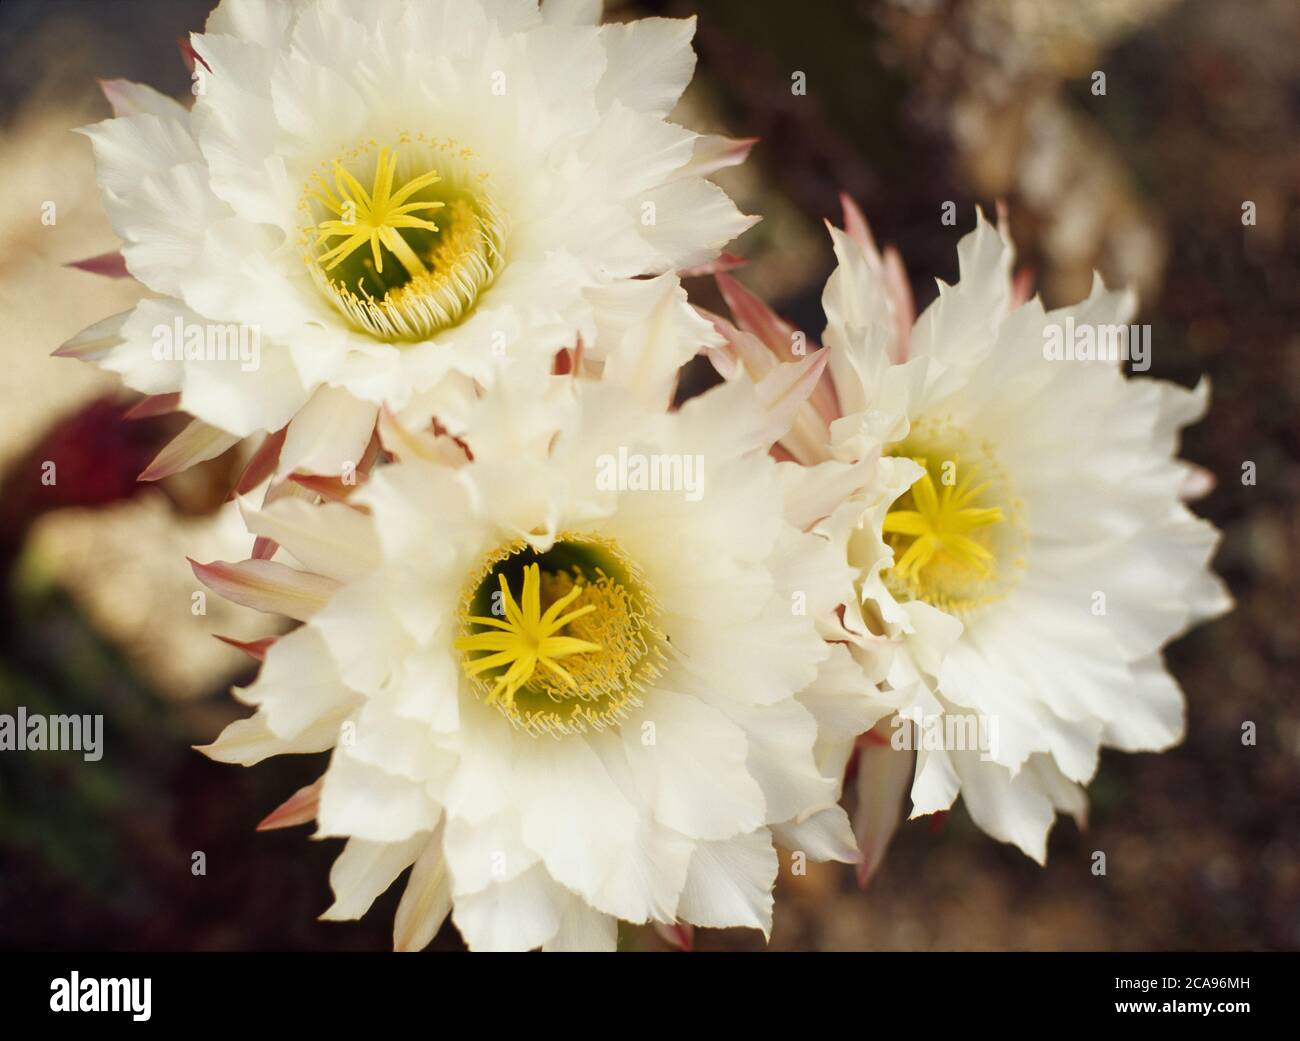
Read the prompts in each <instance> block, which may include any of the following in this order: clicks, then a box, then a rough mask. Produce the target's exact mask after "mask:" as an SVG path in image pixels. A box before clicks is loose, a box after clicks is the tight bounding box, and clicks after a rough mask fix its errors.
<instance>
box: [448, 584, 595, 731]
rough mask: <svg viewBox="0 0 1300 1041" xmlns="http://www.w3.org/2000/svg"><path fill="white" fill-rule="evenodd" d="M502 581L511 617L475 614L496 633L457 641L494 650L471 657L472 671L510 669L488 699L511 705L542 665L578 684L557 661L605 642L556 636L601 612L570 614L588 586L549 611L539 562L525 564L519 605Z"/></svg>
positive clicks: (569, 594) (576, 588) (477, 620)
mask: <svg viewBox="0 0 1300 1041" xmlns="http://www.w3.org/2000/svg"><path fill="white" fill-rule="evenodd" d="M497 580H498V582H499V583H500V585H501V607H502V610H503V611H504V613H505V618H504V619H501V618H486V617H484V616H482V615H471V616H470V617H469V619H468V620H469V621H471V622H473V623H475V624H476V625H485V626H488V627H489V628H491V629H493V630H496V631H494V632H481V633H474V634H473V635H472V636H462V637H460V638H459V639H457V640H456V649H457V650H461V651H489V652H491V653H489V654H487V655H485V656H483V657H481V658H475V659H473V660H468V659H467V660H466V662H465V671H466V673H467V674H468V675H470V676H476V675H478V674H479V673H481V672H484V671H486V670H488V669H497V668H505V672H503V673H502V674H501V676H500V677H499V678H498V679H497V682H496V686H495V687H493V688H492V692H491V693H490V694H489V695H488V698H487V700H488V703H489V704H490V703H491V702H493V701H495V700H496V699H497V697H503V698H504V700H505V703H506V704H507V705H510V704H511V703H512V702H513V701H514V697H515V692H516V691H517V690H519V688H520V687H522V686H523V685H524V684H525V683H527V682H528V681H529V680H530V679H531V678H532V675H533V673H534V672H535V671H536V669H537V667H538V666H539V665H540V666H541V667H542V668H544V669H547V670H548V671H550V672H552V673H553V674H555V675H556V676H558V677H559V678H560V681H561V682H562V683H564V684H565V685H566V686H569V687H576V686H577V684H576V683H575V681H574V679H573V677H572V676H571V675H569V673H568V672H566V671H565V670H564V669H563V668H562V667H561V666H560V665H558V664H556V662H557V661H558V660H559V659H561V658H567V657H569V656H570V655H572V654H586V653H588V652H590V651H598V650H600V644H598V643H592V642H591V641H590V640H579V639H577V638H575V637H572V636H557V635H556V634H557V633H558V632H559V631H560V630H561V629H563V628H564V627H565V626H566V625H568V624H569V623H570V622H572V621H574V620H575V619H578V618H581V617H583V616H584V615H587V614H590V613H591V612H592V611H594V610H596V607H595V605H594V604H588V605H587V606H586V607H579V608H578V609H577V610H574V611H570V612H569V613H568V614H565V613H564V609H565V608H566V607H568V606H569V605H570V604H571V603H573V601H574V600H576V599H577V598H578V597H579V596H581V595H582V593H583V591H584V589H585V588H586V587H585V586H581V585H575V586H574V587H573V588H572V589H570V590H569V591H568V592H567V593H566V594H565V595H564V596H562V597H560V598H559V599H558V600H556V601H555V602H554V603H553V604H551V606H550V607H548V608H547V609H546V613H545V614H543V613H542V597H541V571H540V569H539V568H538V566H537V565H536V564H529V565H528V566H527V567H526V568H524V589H523V596H522V597H521V598H520V602H518V603H516V601H515V598H514V596H513V595H511V592H510V586H509V584H508V583H507V582H506V578H505V576H504V575H501V574H498V575H497Z"/></svg>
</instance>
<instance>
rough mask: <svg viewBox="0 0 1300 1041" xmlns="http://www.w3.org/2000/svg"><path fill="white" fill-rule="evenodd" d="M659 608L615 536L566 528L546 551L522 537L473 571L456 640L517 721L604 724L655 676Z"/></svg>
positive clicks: (543, 726)
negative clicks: (609, 537)
mask: <svg viewBox="0 0 1300 1041" xmlns="http://www.w3.org/2000/svg"><path fill="white" fill-rule="evenodd" d="M516 592H517V593H518V595H517V596H516ZM657 614H658V610H657V607H656V605H655V603H654V600H653V597H652V596H651V594H650V592H649V589H648V587H647V585H646V582H645V579H644V577H643V576H642V575H641V573H640V572H639V570H638V569H637V568H636V566H635V565H634V564H633V563H632V562H631V561H630V560H628V559H627V557H626V556H625V555H624V554H623V553H622V552H621V551H620V550H619V549H618V547H617V546H616V545H614V544H613V543H612V542H610V541H609V540H607V539H603V538H601V537H599V536H595V535H581V536H579V535H564V536H561V537H560V538H559V539H557V541H556V543H555V545H554V546H553V547H552V548H551V549H550V550H548V551H546V552H543V553H539V552H537V551H535V550H533V549H532V548H531V547H529V546H528V544H527V543H525V542H523V541H520V542H516V543H511V544H509V545H506V546H503V547H501V548H500V549H498V550H497V551H495V552H494V553H491V554H489V555H488V557H487V558H486V559H485V560H484V562H483V564H482V565H481V566H480V567H479V569H478V570H477V571H476V572H475V573H474V574H473V575H472V576H471V577H470V581H469V582H468V583H467V584H466V586H465V591H464V593H463V594H462V597H461V610H460V630H461V634H460V636H459V637H457V639H456V641H455V646H456V649H457V650H459V651H460V652H461V653H462V655H463V657H462V659H461V668H462V671H463V672H464V674H465V677H466V678H467V680H468V681H469V683H470V686H471V688H472V689H473V690H475V691H476V692H477V693H478V694H479V695H480V696H481V697H482V698H483V700H484V701H485V702H486V703H487V704H489V705H493V706H494V707H496V708H497V709H498V710H500V711H501V712H502V713H503V714H504V715H505V716H506V717H507V718H508V719H509V720H510V721H511V722H512V723H513V724H515V725H516V726H518V727H520V728H522V729H524V730H527V731H529V732H531V733H543V732H546V733H551V734H565V733H572V732H575V731H584V730H587V729H601V728H603V727H605V726H609V725H612V724H615V723H617V722H618V721H619V720H621V719H622V718H623V716H625V715H626V714H627V712H628V710H629V709H630V708H632V707H634V706H636V705H638V704H640V696H639V695H640V692H641V690H642V689H643V687H644V684H645V683H646V682H647V681H649V680H651V679H653V678H654V677H656V676H658V675H659V670H660V665H661V664H662V662H663V652H662V648H663V646H664V644H665V643H666V641H665V640H664V638H663V636H662V634H661V633H660V632H659V630H658V628H657V626H656V624H655V618H656V617H657Z"/></svg>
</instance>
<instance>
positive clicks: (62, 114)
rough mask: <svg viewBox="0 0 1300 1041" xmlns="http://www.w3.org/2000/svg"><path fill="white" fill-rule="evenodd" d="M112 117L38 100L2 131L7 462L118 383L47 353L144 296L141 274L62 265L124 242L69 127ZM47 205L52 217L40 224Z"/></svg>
mask: <svg viewBox="0 0 1300 1041" xmlns="http://www.w3.org/2000/svg"><path fill="white" fill-rule="evenodd" d="M108 115H109V108H108V102H107V101H102V100H101V102H100V104H98V105H94V104H91V103H85V104H81V105H70V106H66V107H57V108H51V107H47V106H46V105H45V104H43V103H42V102H41V101H40V100H36V101H34V102H33V103H31V104H29V105H27V106H25V107H24V108H23V109H20V110H19V112H18V113H17V114H16V116H15V118H14V120H13V122H12V124H11V125H10V126H8V127H5V128H2V129H0V199H3V200H4V205H3V211H2V216H0V335H2V336H3V344H4V364H3V365H0V414H2V415H3V424H2V425H0V467H3V466H5V465H7V464H9V463H11V462H13V460H14V459H15V458H16V457H17V456H18V455H20V454H21V453H22V452H23V451H24V450H25V449H26V448H27V447H28V446H29V444H30V442H31V441H32V440H33V439H34V438H35V437H36V436H37V435H38V434H40V433H41V431H43V430H44V429H45V427H47V426H48V425H49V423H50V422H51V421H52V420H53V419H55V418H56V417H57V416H59V415H62V414H64V413H66V412H68V411H70V410H71V409H73V408H75V407H76V406H78V405H80V404H84V403H86V402H88V401H90V400H91V399H92V398H94V397H96V396H98V395H100V394H104V393H106V392H108V391H111V390H112V389H113V388H114V387H115V386H117V384H118V380H117V379H116V377H114V376H111V375H108V374H106V373H101V372H100V371H99V370H97V369H95V368H94V367H92V366H90V365H84V364H81V363H78V362H75V361H72V360H70V359H66V358H51V357H50V352H51V351H53V350H54V349H55V348H57V347H58V346H59V345H60V344H62V343H64V342H65V341H67V340H68V339H69V338H70V337H72V336H74V335H75V334H76V333H78V332H80V331H81V330H82V329H84V328H85V327H86V326H88V325H91V324H93V323H94V322H97V321H99V320H100V319H102V318H107V317H108V316H109V315H111V314H116V313H117V312H119V311H124V310H126V309H128V308H130V307H131V306H132V305H133V304H135V302H136V301H137V300H139V299H140V298H141V297H142V296H143V295H144V291H143V287H141V286H140V285H139V284H138V283H137V282H136V281H135V280H134V279H111V278H105V277H103V276H101V275H91V274H87V273H85V272H83V271H78V270H76V269H75V268H67V267H64V265H65V264H66V263H68V262H69V261H73V260H82V259H85V258H87V257H92V256H96V255H98V254H100V253H104V252H106V251H108V250H113V249H116V248H117V247H118V244H119V243H118V239H117V236H116V235H114V234H113V229H112V228H111V227H109V223H108V218H107V217H106V216H105V215H104V210H103V207H102V206H101V205H100V202H99V191H98V189H97V188H96V186H95V164H94V161H93V159H92V158H91V151H90V141H89V140H87V139H86V138H85V137H83V136H82V135H80V134H75V133H73V132H72V130H73V128H74V127H79V126H85V125H86V124H88V123H93V122H96V121H97V120H100V119H104V118H106V117H107V116H108ZM47 204H53V220H54V223H52V224H45V223H43V217H44V215H45V213H46V212H48V211H47V209H46V207H47Z"/></svg>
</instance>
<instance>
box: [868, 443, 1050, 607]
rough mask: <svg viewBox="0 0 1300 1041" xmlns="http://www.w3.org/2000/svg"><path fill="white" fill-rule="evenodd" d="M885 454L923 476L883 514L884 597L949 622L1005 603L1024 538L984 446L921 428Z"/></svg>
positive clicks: (1014, 505) (1013, 504)
mask: <svg viewBox="0 0 1300 1041" xmlns="http://www.w3.org/2000/svg"><path fill="white" fill-rule="evenodd" d="M962 449H964V451H962ZM892 454H895V455H898V456H905V457H908V458H911V459H912V460H913V461H914V462H916V463H918V464H919V465H920V466H922V467H924V468H925V472H924V473H923V474H921V476H920V477H919V478H917V480H916V481H915V482H914V483H913V484H912V486H911V488H909V489H908V490H907V491H906V492H905V493H903V495H902V496H900V497H899V499H898V501H897V502H895V503H894V504H893V508H892V509H890V510H889V512H888V513H886V514H885V520H884V525H883V529H884V538H885V541H886V542H887V543H888V544H889V546H890V548H891V549H892V550H893V552H894V565H893V567H891V568H889V569H888V570H887V571H886V572H885V573H884V576H883V577H884V580H885V584H886V585H887V586H888V587H889V589H890V590H891V592H893V593H894V594H895V596H898V597H900V598H901V599H907V600H923V601H925V602H926V603H929V604H931V605H933V606H935V607H938V608H939V609H940V610H943V611H947V612H949V613H951V614H957V615H965V614H969V613H970V612H971V611H973V610H974V609H975V608H977V607H979V606H981V605H983V604H987V603H990V602H992V601H994V600H998V599H1000V598H1001V597H1002V596H1005V595H1006V593H1007V592H1008V591H1009V589H1010V588H1011V586H1012V585H1013V584H1014V582H1015V579H1016V578H1017V577H1018V573H1019V569H1020V567H1021V566H1023V559H1022V550H1023V542H1024V532H1023V530H1022V528H1021V526H1020V524H1019V517H1018V513H1019V510H1018V506H1019V504H1018V503H1017V501H1016V500H1015V499H1014V498H1012V497H1011V495H1010V494H1009V491H1008V489H1007V487H1006V482H1005V479H1004V477H1003V475H1002V471H1001V468H1000V467H998V465H997V463H996V462H994V460H993V459H992V456H991V454H990V453H989V451H988V448H987V446H985V445H973V444H972V443H971V442H970V439H969V438H966V437H965V436H964V435H962V434H961V432H959V431H956V430H955V428H953V427H951V426H949V425H947V424H935V423H925V422H922V423H919V424H917V425H916V427H914V429H913V434H912V436H910V437H909V438H908V440H907V441H906V442H904V443H903V444H901V445H898V446H897V447H896V448H895V451H894V452H893V453H892Z"/></svg>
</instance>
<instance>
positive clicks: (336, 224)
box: [311, 148, 445, 278]
mask: <svg viewBox="0 0 1300 1041" xmlns="http://www.w3.org/2000/svg"><path fill="white" fill-rule="evenodd" d="M396 172H397V157H396V156H395V155H393V154H392V153H391V152H389V151H388V149H386V148H385V149H381V150H380V152H379V161H378V162H377V163H376V164H375V183H374V186H373V187H372V189H371V190H370V191H369V192H367V191H366V190H365V188H363V187H362V186H361V182H360V181H358V180H357V179H356V178H355V177H353V176H352V174H350V173H348V171H347V170H345V169H344V168H343V166H342V164H341V163H339V162H338V161H337V160H336V161H335V163H334V185H335V187H336V188H337V189H338V194H337V195H336V194H335V193H334V192H332V191H330V189H329V186H328V185H326V184H325V182H324V181H323V180H320V179H319V178H318V179H317V180H318V185H319V186H318V188H317V189H315V190H314V191H312V192H311V194H312V196H313V197H314V198H316V199H319V200H320V202H321V203H323V204H324V205H325V207H326V208H327V209H328V210H329V211H330V212H331V213H334V214H337V219H334V220H325V221H321V222H320V223H319V224H317V225H316V230H317V231H318V232H319V233H320V234H319V237H318V238H317V239H316V245H317V246H320V245H322V244H323V243H325V242H326V241H328V240H329V239H333V238H342V239H343V241H342V242H339V243H336V244H335V245H333V246H331V247H330V249H329V250H328V251H327V252H325V253H322V254H321V255H320V256H319V257H318V258H317V262H318V263H319V264H320V265H321V266H322V267H323V268H324V269H325V270H326V271H331V270H333V269H334V268H336V267H338V265H339V264H341V263H343V261H344V260H346V259H347V258H348V257H350V256H351V255H352V254H353V253H354V252H356V251H357V250H358V249H360V248H362V247H363V246H365V245H366V243H369V244H370V251H371V253H372V255H373V256H374V261H375V270H376V271H379V272H382V271H383V270H384V258H383V256H382V255H381V254H380V252H379V247H380V246H381V245H383V246H387V247H388V249H390V250H391V251H392V252H393V254H394V255H395V256H396V257H397V259H398V260H399V261H400V262H401V264H402V267H404V268H406V271H407V274H409V275H410V276H411V277H412V278H415V277H416V276H417V275H422V274H424V273H425V271H426V270H427V269H426V268H425V266H424V262H423V261H422V260H421V259H420V258H419V257H418V256H417V255H416V253H415V251H414V250H413V249H411V247H410V246H409V245H407V242H406V240H405V239H404V238H402V235H401V233H400V232H399V231H398V229H399V228H423V229H424V230H426V231H437V230H438V225H436V224H434V223H433V221H431V220H426V219H425V218H423V217H415V216H412V214H414V213H415V212H416V211H418V210H436V209H440V208H441V207H442V206H444V205H445V204H444V203H441V202H432V201H430V202H407V200H408V199H410V197H411V196H412V195H414V194H415V193H416V192H418V191H420V190H421V189H422V188H427V187H429V185H431V184H435V183H436V182H437V181H438V180H439V177H438V174H437V173H436V172H434V171H432V170H430V171H429V172H428V173H424V174H421V175H420V176H419V177H414V178H412V179H411V180H409V181H407V182H406V183H405V184H404V185H402V187H401V188H399V189H398V190H397V191H396V192H394V191H393V175H394V174H395V173H396Z"/></svg>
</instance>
